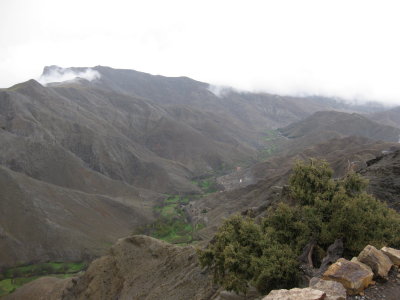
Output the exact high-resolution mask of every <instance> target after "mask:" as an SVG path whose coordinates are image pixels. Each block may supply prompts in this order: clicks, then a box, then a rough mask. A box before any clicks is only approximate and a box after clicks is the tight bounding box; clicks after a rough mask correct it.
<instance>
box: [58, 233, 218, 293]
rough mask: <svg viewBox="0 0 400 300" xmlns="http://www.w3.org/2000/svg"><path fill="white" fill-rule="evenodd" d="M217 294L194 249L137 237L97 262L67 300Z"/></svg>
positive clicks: (119, 245) (123, 242)
mask: <svg viewBox="0 0 400 300" xmlns="http://www.w3.org/2000/svg"><path fill="white" fill-rule="evenodd" d="M215 292H216V291H215V290H214V288H213V286H212V283H211V280H210V278H209V276H208V273H207V272H203V271H202V269H201V268H200V266H199V263H198V260H197V256H196V252H195V249H194V248H193V247H190V246H189V247H178V246H174V245H171V244H168V243H165V242H163V241H160V240H156V239H153V238H151V237H148V236H141V235H137V236H131V237H128V238H124V239H120V240H119V241H118V242H117V243H116V244H115V245H114V246H113V247H112V248H111V251H110V253H109V254H108V255H106V256H103V257H101V258H99V259H97V260H95V261H94V262H93V263H92V264H91V265H90V266H89V268H88V270H87V271H86V273H85V274H84V275H83V276H82V277H81V278H79V279H78V281H77V284H76V285H75V286H74V287H73V288H72V289H71V290H70V291H69V292H68V293H67V294H66V295H65V297H64V299H65V300H76V299H82V300H83V299H85V300H90V299H93V300H101V299H104V300H106V299H107V300H108V299H163V300H164V299H165V300H168V299H170V300H175V299H209V298H210V297H211V296H212V295H214V294H215Z"/></svg>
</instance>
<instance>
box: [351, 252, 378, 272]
mask: <svg viewBox="0 0 400 300" xmlns="http://www.w3.org/2000/svg"><path fill="white" fill-rule="evenodd" d="M351 262H354V263H356V264H359V265H360V266H361V268H363V269H365V270H367V271H368V272H370V273H371V275H372V276H374V272H372V269H371V267H370V266H367V265H366V264H363V263H362V262H361V261H359V260H358V258H357V257H353V258H352V259H351Z"/></svg>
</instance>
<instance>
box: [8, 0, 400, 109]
mask: <svg viewBox="0 0 400 300" xmlns="http://www.w3.org/2000/svg"><path fill="white" fill-rule="evenodd" d="M399 5H400V4H399V3H398V1H396V0H385V1H378V0H326V1H321V0H302V1H298V0H280V1H272V0H249V1H236V0H231V1H228V0H218V1H211V0H204V1H189V0H169V1H162V0H159V1H157V0H148V1H134V0H131V1H128V0H114V1H112V2H111V1H105V0H96V1H95V0H86V1H78V0H69V1H66V0H60V1H52V0H35V1H33V0H24V1H23V0H2V1H0V11H2V12H6V13H3V15H4V16H2V18H0V87H7V86H10V85H12V84H14V83H17V82H20V81H23V80H27V79H29V78H35V77H37V75H38V74H40V72H41V70H42V69H43V67H44V66H45V65H53V64H57V65H63V66H84V67H85V66H95V65H105V66H110V67H117V68H130V69H136V70H139V71H144V72H149V73H152V74H162V75H166V76H183V75H184V76H189V77H192V78H194V79H197V80H201V81H205V82H209V83H211V84H213V85H223V86H224V85H225V86H234V87H235V88H238V89H241V90H260V91H267V92H272V93H281V94H292V95H298V94H302V95H304V94H305V95H306V94H318V95H325V96H336V97H342V98H346V99H359V100H364V101H368V100H382V101H385V102H387V103H397V104H400V89H399V88H398V82H397V81H398V78H399V70H400V55H398V54H399V53H400V40H399V39H398V38H397V36H398V28H400V18H398V11H399Z"/></svg>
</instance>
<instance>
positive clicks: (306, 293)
mask: <svg viewBox="0 0 400 300" xmlns="http://www.w3.org/2000/svg"><path fill="white" fill-rule="evenodd" d="M294 299H296V300H323V299H326V293H325V292H323V291H320V290H316V289H312V288H304V289H299V288H295V289H291V290H284V289H282V290H273V291H271V292H270V293H269V294H268V295H267V296H265V297H264V298H263V299H262V300H294Z"/></svg>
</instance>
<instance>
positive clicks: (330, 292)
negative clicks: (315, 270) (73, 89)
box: [310, 278, 346, 300]
mask: <svg viewBox="0 0 400 300" xmlns="http://www.w3.org/2000/svg"><path fill="white" fill-rule="evenodd" d="M310 287H311V288H313V289H316V290H320V291H323V292H325V293H326V298H325V300H346V289H345V288H344V286H343V284H341V283H340V282H338V281H333V280H324V279H320V278H318V280H313V281H310Z"/></svg>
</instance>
